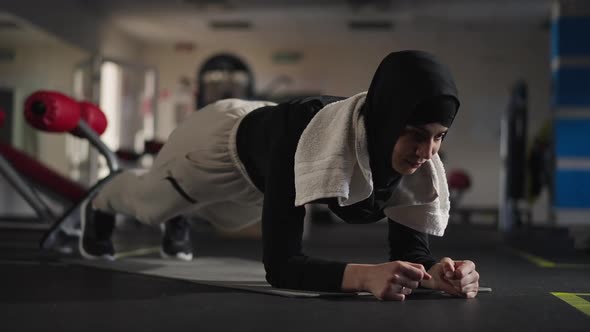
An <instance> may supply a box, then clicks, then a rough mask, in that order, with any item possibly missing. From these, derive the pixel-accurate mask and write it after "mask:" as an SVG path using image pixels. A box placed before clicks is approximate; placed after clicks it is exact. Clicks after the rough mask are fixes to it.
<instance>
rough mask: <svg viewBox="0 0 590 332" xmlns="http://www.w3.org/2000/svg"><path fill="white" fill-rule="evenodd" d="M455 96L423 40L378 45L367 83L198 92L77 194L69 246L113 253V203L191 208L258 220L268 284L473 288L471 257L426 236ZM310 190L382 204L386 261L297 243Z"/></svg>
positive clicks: (157, 212) (124, 209) (150, 217)
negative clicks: (408, 45) (92, 191)
mask: <svg viewBox="0 0 590 332" xmlns="http://www.w3.org/2000/svg"><path fill="white" fill-rule="evenodd" d="M458 108H459V99H458V96H457V89H456V87H455V83H454V81H453V78H452V75H451V73H450V71H449V70H448V68H447V67H446V66H445V65H443V64H442V63H440V62H439V61H438V60H437V59H436V58H435V57H434V56H433V55H431V54H429V53H426V52H422V51H401V52H394V53H391V54H389V55H388V56H387V57H385V59H383V61H382V62H381V64H380V65H379V67H378V69H377V71H376V73H375V75H374V77H373V79H372V82H371V85H370V87H369V90H368V91H367V92H363V93H359V94H357V95H354V96H352V97H349V98H342V97H328V96H320V97H314V98H306V99H300V100H294V101H291V102H286V103H281V104H273V103H270V102H259V101H244V100H239V99H226V100H221V101H218V102H216V103H213V104H210V105H208V106H207V107H205V108H203V109H202V110H200V111H198V112H195V113H194V114H192V115H191V116H190V117H189V118H188V119H187V120H186V121H185V122H183V123H182V124H181V125H180V126H179V127H178V128H177V129H175V131H174V132H173V133H172V134H171V136H170V138H169V140H168V141H167V143H166V144H165V146H164V147H163V149H162V150H161V151H160V153H159V155H158V156H157V158H156V160H155V162H154V165H153V166H152V168H151V169H150V170H149V171H148V172H147V173H145V174H143V175H136V174H134V173H131V172H124V173H121V174H120V175H118V176H116V177H115V178H114V179H112V180H111V181H110V182H108V183H107V184H106V185H105V186H104V187H103V188H102V190H101V191H100V192H99V193H98V194H97V195H96V196H95V197H93V198H91V199H90V200H89V202H88V204H86V206H85V207H84V208H83V209H82V211H83V212H82V224H83V236H82V237H81V240H80V249H81V252H82V254H83V255H84V256H85V257H87V258H95V257H105V258H113V257H114V249H113V244H112V242H111V234H112V232H113V224H114V217H115V214H117V213H121V214H125V215H129V216H132V217H135V218H137V219H138V220H139V221H141V222H143V223H146V224H160V223H162V222H165V221H167V220H171V219H172V220H179V219H180V218H182V216H184V215H187V214H197V215H199V216H200V217H203V218H205V219H207V220H208V221H209V222H210V223H211V224H213V225H214V226H215V227H216V228H217V229H219V230H222V231H225V232H235V231H240V230H242V231H243V230H244V229H252V228H256V227H260V225H261V227H262V241H263V251H264V253H263V262H264V267H265V269H266V278H267V280H268V282H269V283H270V284H271V285H272V286H274V287H280V288H290V289H304V290H316V291H345V292H355V291H368V292H371V293H372V294H373V295H375V296H376V297H377V298H379V299H383V300H404V299H405V296H406V295H408V294H410V293H411V292H412V290H413V289H416V288H418V287H420V286H421V287H426V288H431V289H437V290H442V291H445V292H447V293H449V294H452V295H456V296H462V297H466V298H472V297H475V296H476V295H477V291H478V282H479V274H478V272H477V271H476V269H475V264H474V263H473V262H472V261H469V260H453V259H451V258H448V257H445V258H443V259H442V260H439V261H437V260H435V258H434V257H433V256H432V254H431V252H430V249H429V246H428V235H435V236H442V235H443V233H444V230H445V228H446V225H447V221H448V212H449V200H448V196H449V195H448V187H447V182H446V179H445V173H444V168H443V165H442V162H441V161H440V158H439V157H438V154H437V152H438V151H439V149H440V146H441V144H442V141H443V139H444V137H445V135H446V134H447V131H448V130H449V128H450V126H451V124H452V122H453V120H454V118H455V115H456V113H457V110H458ZM309 203H316V204H317V203H322V204H327V206H328V207H329V208H330V210H331V211H333V212H334V213H335V214H336V215H337V216H339V217H340V218H342V219H343V220H344V221H346V222H349V223H372V222H376V221H379V220H382V219H384V218H387V219H388V224H389V235H388V239H389V246H390V248H389V253H390V261H389V262H384V263H382V264H355V263H352V262H339V261H328V260H322V259H316V258H312V257H309V256H307V255H306V254H304V253H303V250H302V245H301V242H302V234H303V220H304V216H305V205H306V204H309ZM169 247H173V245H170V246H169ZM171 251H174V250H171ZM179 251H180V252H182V251H183V250H182V248H181V249H176V252H179ZM185 251H188V250H185ZM189 253H190V254H191V255H192V251H190V252H189ZM189 258H190V257H189Z"/></svg>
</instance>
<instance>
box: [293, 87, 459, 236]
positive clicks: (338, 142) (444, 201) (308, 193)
mask: <svg viewBox="0 0 590 332" xmlns="http://www.w3.org/2000/svg"><path fill="white" fill-rule="evenodd" d="M365 97H366V92H362V93H359V94H357V95H355V96H352V97H350V98H347V99H344V100H341V101H337V102H334V103H331V104H328V105H326V106H325V107H324V108H322V109H321V110H320V111H319V112H318V114H316V116H315V117H314V118H313V119H312V120H311V121H310V123H309V124H308V126H307V128H305V130H304V131H303V133H302V135H301V138H300V139H299V143H298V144H297V151H296V152H295V169H294V170H295V206H301V205H304V204H306V203H309V202H312V201H315V200H318V199H322V198H331V197H336V198H337V199H338V203H339V204H340V206H347V205H352V204H354V203H357V202H360V201H362V200H364V199H366V198H368V197H369V196H370V195H371V193H372V192H373V180H372V176H371V168H370V164H369V152H368V146H367V136H366V128H365V124H364V121H362V120H363V118H362V115H361V113H360V110H361V108H362V105H363V103H364V100H365ZM449 207H450V203H449V191H448V185H447V181H446V176H445V171H444V167H443V164H442V162H441V160H440V158H439V157H438V155H435V156H434V157H433V158H432V159H431V160H429V161H428V162H426V163H424V164H423V165H422V166H421V167H420V169H418V170H417V171H416V172H415V173H414V174H412V175H409V176H404V177H403V178H402V179H401V180H400V183H399V185H398V186H397V188H396V190H395V191H394V193H393V195H392V197H391V198H390V200H388V202H387V204H386V207H385V210H384V213H385V215H386V216H388V217H389V218H391V219H392V220H394V221H396V222H398V223H400V224H403V225H405V226H407V227H410V228H412V229H415V230H417V231H420V232H424V233H427V234H432V235H436V236H442V235H443V234H444V230H445V228H446V226H447V223H448V218H449Z"/></svg>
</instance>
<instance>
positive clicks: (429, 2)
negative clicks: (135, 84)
mask: <svg viewBox="0 0 590 332" xmlns="http://www.w3.org/2000/svg"><path fill="white" fill-rule="evenodd" d="M552 2H553V1H552V0H76V1H75V2H74V3H77V4H79V6H80V8H81V9H83V10H86V11H88V12H89V13H92V14H93V15H96V16H97V17H99V18H100V19H101V20H104V21H106V22H108V24H112V25H114V26H116V27H117V28H118V29H120V30H122V31H123V32H125V33H126V34H128V35H129V36H130V37H132V38H135V39H137V40H138V41H140V42H143V43H147V44H154V43H155V44H160V43H167V44H173V43H176V42H194V43H196V44H199V43H214V42H215V41H216V40H218V39H219V38H224V36H229V35H231V34H233V35H235V34H244V33H255V34H256V35H257V36H259V37H260V35H262V36H265V37H264V38H267V39H268V40H272V39H273V38H277V39H281V38H282V39H285V38H289V37H292V36H293V35H297V36H298V37H299V38H310V37H317V36H318V35H322V36H330V34H331V33H333V32H342V31H346V30H347V29H348V25H347V24H348V22H349V21H350V20H380V21H387V22H392V23H393V24H394V26H397V25H400V24H414V25H421V24H424V23H427V22H432V21H437V20H438V21H441V20H443V21H445V22H456V23H459V24H461V23H478V22H513V23H519V24H529V25H531V24H532V25H540V24H541V23H542V22H543V21H546V20H547V19H548V18H549V14H550V7H551V4H552ZM10 20H13V21H14V22H16V23H17V25H18V26H19V27H18V28H16V29H15V28H1V26H0V41H1V42H2V44H5V45H6V44H19V43H20V44H22V43H28V42H30V43H36V44H39V43H54V42H55V40H56V39H55V38H53V37H51V36H49V35H47V34H45V33H43V32H42V31H40V30H39V29H36V28H35V27H34V26H32V25H30V24H27V23H26V22H24V21H21V20H19V19H18V18H15V17H11V16H10V15H8V14H2V12H0V22H2V21H10ZM228 20H229V21H240V22H249V23H250V25H251V29H249V30H245V31H237V32H236V31H227V30H225V31H220V30H214V29H212V28H211V27H210V26H209V24H210V23H211V22H212V21H228ZM228 34H229V35H228Z"/></svg>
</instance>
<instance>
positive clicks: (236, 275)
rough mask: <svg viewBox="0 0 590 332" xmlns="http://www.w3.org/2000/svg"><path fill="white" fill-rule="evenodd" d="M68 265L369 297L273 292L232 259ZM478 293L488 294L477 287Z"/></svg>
mask: <svg viewBox="0 0 590 332" xmlns="http://www.w3.org/2000/svg"><path fill="white" fill-rule="evenodd" d="M67 262H68V263H70V264H77V265H83V266H89V267H94V268H100V269H107V270H114V271H121V272H129V273H138V274H143V275H149V276H157V277H163V278H170V279H176V280H186V281H191V282H195V283H198V284H203V285H211V286H216V287H223V288H230V289H237V290H243V291H248V292H256V293H264V294H271V295H279V296H285V297H293V298H322V297H353V296H372V295H371V294H370V293H366V292H361V293H344V292H316V291H303V290H292V289H282V288H274V287H272V286H270V285H269V284H268V282H266V280H265V277H264V276H265V272H264V267H263V266H262V264H261V263H260V262H258V261H254V260H249V259H243V258H236V257H198V258H197V259H195V260H193V261H190V262H184V261H177V260H164V259H161V258H143V257H142V258H124V259H119V260H116V261H105V260H82V259H74V260H67ZM480 292H491V289H490V288H486V287H480ZM431 293H440V292H438V291H432V290H428V289H416V290H414V292H413V294H431Z"/></svg>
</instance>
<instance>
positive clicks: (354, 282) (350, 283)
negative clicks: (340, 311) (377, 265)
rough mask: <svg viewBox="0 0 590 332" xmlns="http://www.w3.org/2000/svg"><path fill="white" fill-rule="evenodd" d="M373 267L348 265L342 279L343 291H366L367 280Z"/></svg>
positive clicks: (368, 265) (369, 265)
mask: <svg viewBox="0 0 590 332" xmlns="http://www.w3.org/2000/svg"><path fill="white" fill-rule="evenodd" d="M372 266H373V265H371V264H347V265H346V268H345V269H344V276H343V277H342V291H344V292H362V291H366V290H367V287H366V284H367V279H368V276H369V271H370V269H371V267H372Z"/></svg>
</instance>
